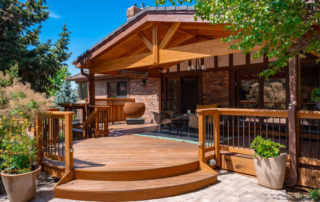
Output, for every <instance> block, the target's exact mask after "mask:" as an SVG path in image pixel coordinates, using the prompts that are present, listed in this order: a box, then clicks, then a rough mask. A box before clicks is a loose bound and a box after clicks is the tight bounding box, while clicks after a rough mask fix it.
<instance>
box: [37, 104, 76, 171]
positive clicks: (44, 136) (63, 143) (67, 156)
mask: <svg viewBox="0 0 320 202" xmlns="http://www.w3.org/2000/svg"><path fill="white" fill-rule="evenodd" d="M73 115H74V112H70V111H63V112H60V111H57V110H52V109H51V111H48V112H47V113H46V117H45V118H37V119H36V137H37V149H38V157H39V162H38V164H39V165H41V164H42V160H43V157H46V158H49V159H53V160H57V161H64V162H65V171H66V172H68V171H70V170H72V169H73V148H72V146H73V138H72V119H73Z"/></svg>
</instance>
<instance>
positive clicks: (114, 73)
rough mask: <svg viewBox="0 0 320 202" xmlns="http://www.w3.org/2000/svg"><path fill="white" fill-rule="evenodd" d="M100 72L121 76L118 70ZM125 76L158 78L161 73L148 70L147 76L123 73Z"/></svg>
mask: <svg viewBox="0 0 320 202" xmlns="http://www.w3.org/2000/svg"><path fill="white" fill-rule="evenodd" d="M100 74H103V75H112V76H119V77H123V75H120V74H119V70H116V71H110V72H101V73H100ZM125 76H126V77H134V78H160V77H161V73H153V72H149V75H148V76H130V75H125Z"/></svg>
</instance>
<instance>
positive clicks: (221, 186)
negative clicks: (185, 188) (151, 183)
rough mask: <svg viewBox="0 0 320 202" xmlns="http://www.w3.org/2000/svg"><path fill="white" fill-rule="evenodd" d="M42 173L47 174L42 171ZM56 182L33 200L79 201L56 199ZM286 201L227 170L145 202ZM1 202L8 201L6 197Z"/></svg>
mask: <svg viewBox="0 0 320 202" xmlns="http://www.w3.org/2000/svg"><path fill="white" fill-rule="evenodd" d="M42 175H46V174H44V173H42ZM54 185H55V183H54V182H52V183H49V184H46V185H43V186H40V187H39V189H38V191H37V195H36V197H35V198H34V199H33V200H32V202H47V201H50V202H79V201H74V200H65V199H55V198H54V192H53V186H54ZM182 201H183V202H240V201H241V202H251V201H253V202H282V201H283V202H284V201H288V200H287V193H286V191H285V190H271V189H268V188H265V187H261V186H260V185H259V184H258V180H257V179H254V178H250V177H246V176H243V175H238V174H234V173H231V172H226V171H219V176H218V182H217V183H216V184H214V185H211V186H209V187H206V188H204V189H201V190H198V191H195V192H191V193H187V194H182V195H179V196H173V197H168V198H162V199H154V200H147V201H143V202H182ZM0 202H8V200H7V199H6V198H5V197H2V198H0Z"/></svg>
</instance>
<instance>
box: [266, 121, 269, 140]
mask: <svg viewBox="0 0 320 202" xmlns="http://www.w3.org/2000/svg"><path fill="white" fill-rule="evenodd" d="M268 122H269V120H268V117H266V139H268V129H269V128H268Z"/></svg>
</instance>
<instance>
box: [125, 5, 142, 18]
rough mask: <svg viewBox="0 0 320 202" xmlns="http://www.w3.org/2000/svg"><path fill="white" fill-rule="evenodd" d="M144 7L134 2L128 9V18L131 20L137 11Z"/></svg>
mask: <svg viewBox="0 0 320 202" xmlns="http://www.w3.org/2000/svg"><path fill="white" fill-rule="evenodd" d="M141 10H142V9H140V8H139V7H137V4H133V6H131V7H130V8H128V10H127V19H128V20H129V19H130V18H132V17H133V16H135V15H136V14H137V13H139V12H140V11H141Z"/></svg>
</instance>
